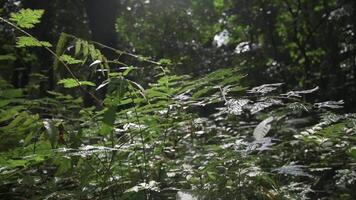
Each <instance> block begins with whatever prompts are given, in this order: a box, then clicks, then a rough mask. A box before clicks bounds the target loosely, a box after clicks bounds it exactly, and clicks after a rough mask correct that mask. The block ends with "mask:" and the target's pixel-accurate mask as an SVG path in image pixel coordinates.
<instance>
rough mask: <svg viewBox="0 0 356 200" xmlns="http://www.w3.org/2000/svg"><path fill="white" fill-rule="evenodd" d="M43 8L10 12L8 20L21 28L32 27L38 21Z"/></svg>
mask: <svg viewBox="0 0 356 200" xmlns="http://www.w3.org/2000/svg"><path fill="white" fill-rule="evenodd" d="M43 13H44V10H32V9H21V10H20V12H18V13H11V18H10V20H11V21H13V22H15V23H16V25H17V26H19V27H21V28H33V27H34V26H35V24H38V23H40V19H41V17H42V15H43Z"/></svg>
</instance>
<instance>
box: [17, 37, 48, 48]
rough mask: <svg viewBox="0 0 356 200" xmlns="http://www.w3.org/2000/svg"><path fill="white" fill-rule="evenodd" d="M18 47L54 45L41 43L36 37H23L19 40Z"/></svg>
mask: <svg viewBox="0 0 356 200" xmlns="http://www.w3.org/2000/svg"><path fill="white" fill-rule="evenodd" d="M16 47H18V48H23V47H52V45H51V44H50V43H49V42H46V41H39V40H37V39H36V38H34V37H28V36H21V37H18V38H17V41H16Z"/></svg>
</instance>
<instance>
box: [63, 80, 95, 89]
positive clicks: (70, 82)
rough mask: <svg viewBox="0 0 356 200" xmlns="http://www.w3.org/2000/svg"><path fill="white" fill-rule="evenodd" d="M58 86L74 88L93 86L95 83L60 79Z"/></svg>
mask: <svg viewBox="0 0 356 200" xmlns="http://www.w3.org/2000/svg"><path fill="white" fill-rule="evenodd" d="M58 84H63V86H64V87H65V88H74V87H78V86H85V85H86V86H93V87H94V86H95V83H93V82H90V81H77V80H75V79H73V78H67V79H62V80H60V81H59V82H58Z"/></svg>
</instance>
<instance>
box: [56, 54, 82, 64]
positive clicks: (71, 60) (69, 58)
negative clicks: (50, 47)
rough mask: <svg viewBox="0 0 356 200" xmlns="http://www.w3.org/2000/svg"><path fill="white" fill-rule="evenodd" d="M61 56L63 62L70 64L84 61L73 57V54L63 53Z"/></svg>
mask: <svg viewBox="0 0 356 200" xmlns="http://www.w3.org/2000/svg"><path fill="white" fill-rule="evenodd" d="M60 58H61V60H62V61H63V62H65V63H67V64H70V65H75V64H80V63H82V62H83V61H82V60H77V59H75V58H73V57H72V56H70V55H65V54H64V55H62V56H61V57H60Z"/></svg>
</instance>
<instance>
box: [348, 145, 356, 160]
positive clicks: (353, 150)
mask: <svg viewBox="0 0 356 200" xmlns="http://www.w3.org/2000/svg"><path fill="white" fill-rule="evenodd" d="M348 153H349V155H350V156H351V157H352V158H353V159H354V160H356V146H354V147H351V148H350V149H349V151H348Z"/></svg>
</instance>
